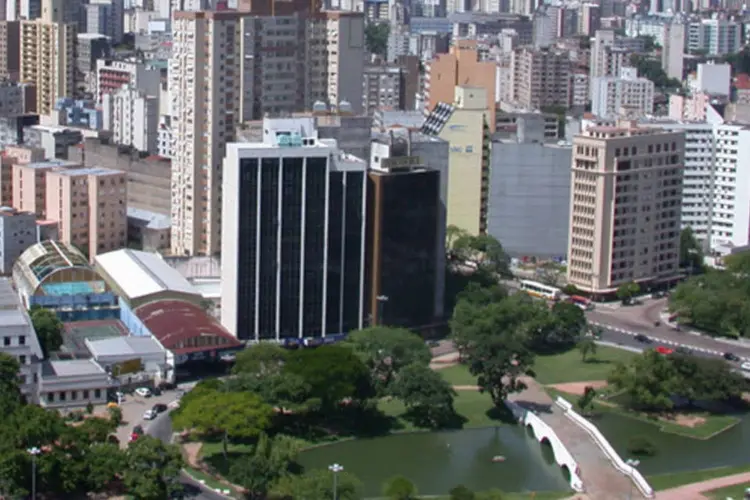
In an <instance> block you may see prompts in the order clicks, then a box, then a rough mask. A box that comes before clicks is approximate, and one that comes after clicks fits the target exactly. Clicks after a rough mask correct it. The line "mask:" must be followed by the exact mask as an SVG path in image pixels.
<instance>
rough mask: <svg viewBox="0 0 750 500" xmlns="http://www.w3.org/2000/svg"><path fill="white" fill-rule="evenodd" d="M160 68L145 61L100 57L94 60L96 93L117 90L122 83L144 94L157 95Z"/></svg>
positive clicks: (100, 94)
mask: <svg viewBox="0 0 750 500" xmlns="http://www.w3.org/2000/svg"><path fill="white" fill-rule="evenodd" d="M160 84H161V70H160V69H159V68H156V67H153V66H151V65H149V64H147V63H145V62H140V61H117V60H111V59H100V60H98V61H96V95H97V99H98V101H99V102H101V101H102V96H103V95H104V94H108V93H112V92H114V91H115V90H119V89H120V87H122V86H123V85H130V86H131V87H132V88H135V89H139V90H142V91H143V92H145V93H146V95H157V96H158V95H159V87H160Z"/></svg>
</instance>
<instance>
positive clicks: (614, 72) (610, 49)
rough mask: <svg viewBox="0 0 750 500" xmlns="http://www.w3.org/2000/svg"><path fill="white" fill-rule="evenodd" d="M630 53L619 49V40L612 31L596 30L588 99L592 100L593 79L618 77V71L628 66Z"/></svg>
mask: <svg viewBox="0 0 750 500" xmlns="http://www.w3.org/2000/svg"><path fill="white" fill-rule="evenodd" d="M629 57H630V52H628V50H627V49H626V48H623V47H621V45H620V38H618V37H617V36H616V35H615V32H614V31H613V30H598V31H597V32H596V33H595V35H594V41H593V43H592V44H591V64H590V65H589V82H590V83H591V85H590V92H591V96H590V98H591V99H592V100H593V98H594V95H593V94H594V85H593V82H594V78H598V77H601V76H618V75H619V74H620V69H621V68H622V67H623V66H627V65H628V64H629Z"/></svg>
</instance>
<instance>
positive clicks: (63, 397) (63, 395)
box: [60, 392, 67, 401]
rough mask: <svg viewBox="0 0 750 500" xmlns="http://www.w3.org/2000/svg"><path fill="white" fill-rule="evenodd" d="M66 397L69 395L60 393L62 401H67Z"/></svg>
mask: <svg viewBox="0 0 750 500" xmlns="http://www.w3.org/2000/svg"><path fill="white" fill-rule="evenodd" d="M66 397H67V394H65V392H61V393H60V401H65V398H66Z"/></svg>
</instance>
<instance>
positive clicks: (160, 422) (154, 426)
mask: <svg viewBox="0 0 750 500" xmlns="http://www.w3.org/2000/svg"><path fill="white" fill-rule="evenodd" d="M145 431H146V434H148V435H149V436H153V437H155V438H158V439H161V440H162V441H163V442H165V443H169V442H170V441H171V440H172V420H171V419H170V417H169V412H165V413H162V414H160V415H159V416H157V417H156V418H155V419H154V420H152V421H151V422H149V423H148V424H147V425H146V427H145ZM180 482H181V483H182V486H183V487H184V488H185V497H184V498H190V499H195V500H226V497H224V496H222V495H219V494H217V493H214V492H212V491H210V490H206V489H203V488H201V484H200V483H198V482H196V481H194V480H193V479H192V478H191V477H190V476H188V475H187V474H185V473H184V472H182V473H181V474H180Z"/></svg>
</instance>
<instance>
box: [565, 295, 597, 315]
mask: <svg viewBox="0 0 750 500" xmlns="http://www.w3.org/2000/svg"><path fill="white" fill-rule="evenodd" d="M568 302H570V303H571V304H575V305H577V306H578V307H580V308H581V309H583V310H584V311H590V310H591V309H593V308H594V303H593V302H591V300H589V299H587V298H586V297H581V296H580V295H571V296H570V297H568Z"/></svg>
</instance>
